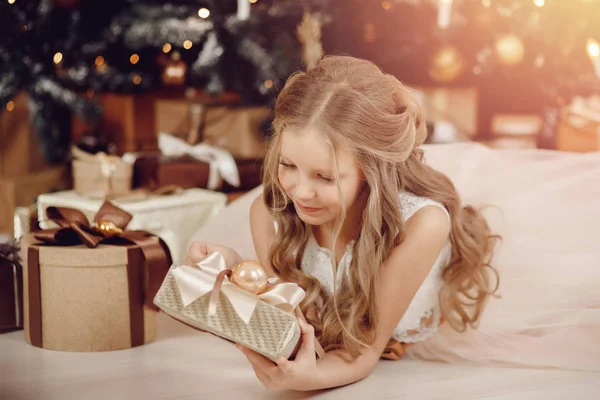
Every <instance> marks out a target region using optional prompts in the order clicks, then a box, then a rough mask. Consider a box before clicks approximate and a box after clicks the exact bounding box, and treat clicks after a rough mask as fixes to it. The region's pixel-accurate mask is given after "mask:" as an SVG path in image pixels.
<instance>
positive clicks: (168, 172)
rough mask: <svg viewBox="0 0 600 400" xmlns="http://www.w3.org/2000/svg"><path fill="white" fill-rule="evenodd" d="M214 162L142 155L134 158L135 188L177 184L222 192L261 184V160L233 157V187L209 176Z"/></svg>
mask: <svg viewBox="0 0 600 400" xmlns="http://www.w3.org/2000/svg"><path fill="white" fill-rule="evenodd" d="M214 168H218V167H216V166H215V165H214V164H210V163H206V162H203V161H199V160H198V159H196V158H194V157H191V156H182V157H168V156H164V155H162V154H158V153H155V154H142V155H140V156H138V157H136V160H135V163H134V167H133V171H134V172H133V176H134V180H133V182H134V186H135V187H150V188H153V187H161V186H166V185H178V186H181V187H183V188H205V189H206V188H209V189H211V190H217V191H220V192H223V193H229V192H234V191H240V190H250V189H253V188H255V187H257V186H259V185H260V184H261V181H262V179H261V174H262V171H261V169H262V160H235V168H236V170H237V173H238V175H239V184H237V186H234V185H233V184H232V183H230V182H228V181H227V180H225V179H223V178H222V177H220V176H219V177H216V178H212V180H211V175H212V174H213V173H214V172H211V169H214Z"/></svg>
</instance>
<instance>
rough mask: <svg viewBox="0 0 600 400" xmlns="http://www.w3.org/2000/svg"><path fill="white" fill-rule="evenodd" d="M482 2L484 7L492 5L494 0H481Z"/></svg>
mask: <svg viewBox="0 0 600 400" xmlns="http://www.w3.org/2000/svg"><path fill="white" fill-rule="evenodd" d="M481 4H483V6H484V7H491V6H492V0H481Z"/></svg>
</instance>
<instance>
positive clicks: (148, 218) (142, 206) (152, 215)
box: [37, 189, 227, 263]
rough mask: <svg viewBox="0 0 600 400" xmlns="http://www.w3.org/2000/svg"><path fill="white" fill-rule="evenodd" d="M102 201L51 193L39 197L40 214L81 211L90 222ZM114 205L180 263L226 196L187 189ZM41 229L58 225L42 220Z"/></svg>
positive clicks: (126, 199) (120, 200)
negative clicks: (161, 242) (63, 209)
mask: <svg viewBox="0 0 600 400" xmlns="http://www.w3.org/2000/svg"><path fill="white" fill-rule="evenodd" d="M132 193H135V192H132ZM103 202H104V200H100V199H90V198H88V197H84V196H81V195H79V194H77V193H76V192H74V191H72V190H69V191H61V192H56V193H48V194H43V195H41V196H39V197H38V201H37V206H38V215H40V216H44V215H46V210H47V209H48V208H49V207H68V208H75V209H77V210H79V211H81V212H82V213H83V214H84V215H85V216H86V217H87V218H88V219H90V220H91V219H93V218H94V216H95V215H96V213H97V212H98V210H99V209H100V207H101V206H102V204H103ZM111 203H113V204H115V205H116V206H118V207H119V208H121V209H123V210H125V211H127V212H128V213H129V214H131V215H132V216H133V218H132V220H131V222H130V223H129V225H128V228H129V229H141V230H145V231H148V232H151V233H152V234H154V235H156V236H159V237H160V238H161V239H163V240H164V241H165V242H166V243H167V245H168V246H169V249H170V250H171V256H172V258H173V261H174V262H175V263H178V262H181V261H182V260H183V259H184V256H185V253H186V251H187V248H188V246H189V244H190V240H191V238H192V235H193V234H194V233H195V232H196V231H197V230H198V227H200V226H202V224H204V222H205V221H207V220H208V219H209V218H211V217H212V216H214V215H216V214H217V213H219V212H220V211H221V210H222V209H223V208H225V206H226V204H227V196H226V195H225V194H223V193H218V192H213V191H210V190H204V189H187V190H182V191H180V192H177V193H174V194H169V195H162V196H152V197H146V198H142V199H141V200H136V201H132V200H131V198H130V196H129V195H128V196H127V197H120V198H118V199H113V200H111ZM40 227H41V228H42V229H50V228H53V227H56V224H54V223H53V222H52V221H47V220H45V218H41V221H40Z"/></svg>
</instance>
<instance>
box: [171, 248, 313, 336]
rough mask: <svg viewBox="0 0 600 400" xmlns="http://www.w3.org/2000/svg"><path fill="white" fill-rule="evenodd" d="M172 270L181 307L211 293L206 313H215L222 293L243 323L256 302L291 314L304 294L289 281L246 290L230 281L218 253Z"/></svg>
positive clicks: (248, 317) (246, 322) (246, 320)
mask: <svg viewBox="0 0 600 400" xmlns="http://www.w3.org/2000/svg"><path fill="white" fill-rule="evenodd" d="M171 273H172V275H173V277H174V278H175V282H176V284H177V289H178V290H179V295H180V297H181V302H182V304H183V306H184V307H185V306H188V305H190V304H191V303H193V302H194V301H196V300H197V299H199V298H200V297H202V296H204V295H206V294H207V293H209V292H210V293H211V296H210V298H209V305H208V315H215V313H216V312H217V300H218V297H219V293H223V295H225V297H227V299H228V300H229V301H230V303H231V305H232V307H233V309H234V310H235V312H236V314H237V315H238V316H239V317H240V319H241V320H242V321H244V323H245V324H248V323H250V319H251V318H252V314H253V313H254V310H255V308H256V305H257V304H258V302H259V301H264V302H266V303H268V304H271V305H272V306H275V307H277V308H280V309H282V310H284V311H286V312H289V313H292V312H293V311H294V310H295V309H296V308H297V307H298V305H299V304H300V302H301V301H302V299H303V298H304V295H305V292H304V290H303V289H302V288H301V287H300V286H298V285H297V284H296V283H289V282H284V283H275V284H270V288H269V289H268V290H267V291H266V292H265V293H262V294H260V295H255V294H254V293H250V292H247V291H245V290H243V289H241V288H240V287H238V286H236V285H235V284H233V283H232V282H230V281H229V276H230V275H231V270H230V269H228V268H227V266H226V265H225V259H224V258H223V256H222V255H221V254H219V253H217V252H214V253H211V254H209V255H208V256H206V257H205V258H203V259H202V261H200V262H199V263H197V264H195V265H193V266H189V265H179V266H176V267H175V268H174V269H173V270H172V271H171Z"/></svg>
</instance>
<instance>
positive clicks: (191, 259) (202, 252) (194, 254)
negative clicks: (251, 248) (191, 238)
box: [185, 242, 242, 268]
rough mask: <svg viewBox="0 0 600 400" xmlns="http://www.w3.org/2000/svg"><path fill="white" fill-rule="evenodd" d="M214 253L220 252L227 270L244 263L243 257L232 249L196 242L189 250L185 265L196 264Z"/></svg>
mask: <svg viewBox="0 0 600 400" xmlns="http://www.w3.org/2000/svg"><path fill="white" fill-rule="evenodd" d="M214 252H218V253H219V254H221V255H222V256H223V258H224V259H225V265H226V266H227V268H233V267H235V266H236V265H237V264H239V263H240V262H242V257H241V256H240V255H239V254H238V253H237V252H236V251H235V250H233V249H232V248H230V247H227V246H219V245H216V244H210V243H204V242H194V243H192V244H191V245H190V248H189V249H188V252H187V254H186V257H185V263H186V264H187V265H193V264H196V263H197V262H199V261H200V260H202V259H203V258H204V257H206V256H207V255H209V254H210V253H214Z"/></svg>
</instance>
